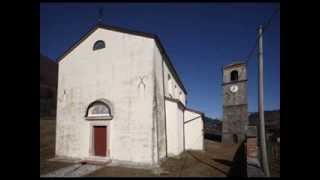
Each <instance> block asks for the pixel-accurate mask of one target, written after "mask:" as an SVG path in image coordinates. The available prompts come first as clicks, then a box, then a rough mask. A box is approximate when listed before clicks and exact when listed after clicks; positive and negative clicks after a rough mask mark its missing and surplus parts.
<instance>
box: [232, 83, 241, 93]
mask: <svg viewBox="0 0 320 180" xmlns="http://www.w3.org/2000/svg"><path fill="white" fill-rule="evenodd" d="M238 89H239V88H238V86H237V85H232V86H230V91H231V92H233V93H235V92H237V91H238Z"/></svg>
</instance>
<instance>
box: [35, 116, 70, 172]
mask: <svg viewBox="0 0 320 180" xmlns="http://www.w3.org/2000/svg"><path fill="white" fill-rule="evenodd" d="M55 130H56V123H55V120H40V175H43V174H46V173H49V172H51V171H54V170H57V169H60V168H63V167H66V166H68V165H70V163H63V162H51V161H48V159H50V158H53V157H54V149H55Z"/></svg>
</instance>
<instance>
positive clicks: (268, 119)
mask: <svg viewBox="0 0 320 180" xmlns="http://www.w3.org/2000/svg"><path fill="white" fill-rule="evenodd" d="M264 120H265V125H266V129H267V130H270V131H280V109H279V110H273V111H265V112H264ZM258 122H259V114H258V112H253V113H249V125H252V126H254V125H257V124H258Z"/></svg>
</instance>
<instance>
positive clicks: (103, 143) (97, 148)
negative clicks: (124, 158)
mask: <svg viewBox="0 0 320 180" xmlns="http://www.w3.org/2000/svg"><path fill="white" fill-rule="evenodd" d="M106 152H107V127H106V126H94V154H95V155H96V156H106Z"/></svg>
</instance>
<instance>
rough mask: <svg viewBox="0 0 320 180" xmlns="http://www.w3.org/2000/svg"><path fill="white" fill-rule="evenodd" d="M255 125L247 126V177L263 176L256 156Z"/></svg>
mask: <svg viewBox="0 0 320 180" xmlns="http://www.w3.org/2000/svg"><path fill="white" fill-rule="evenodd" d="M257 140H258V139H257V127H256V126H248V130H247V142H246V154H247V175H248V177H264V176H265V175H264V173H263V171H262V167H261V165H260V162H259V158H258V152H259V151H258V143H257V142H258V141H257Z"/></svg>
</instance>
